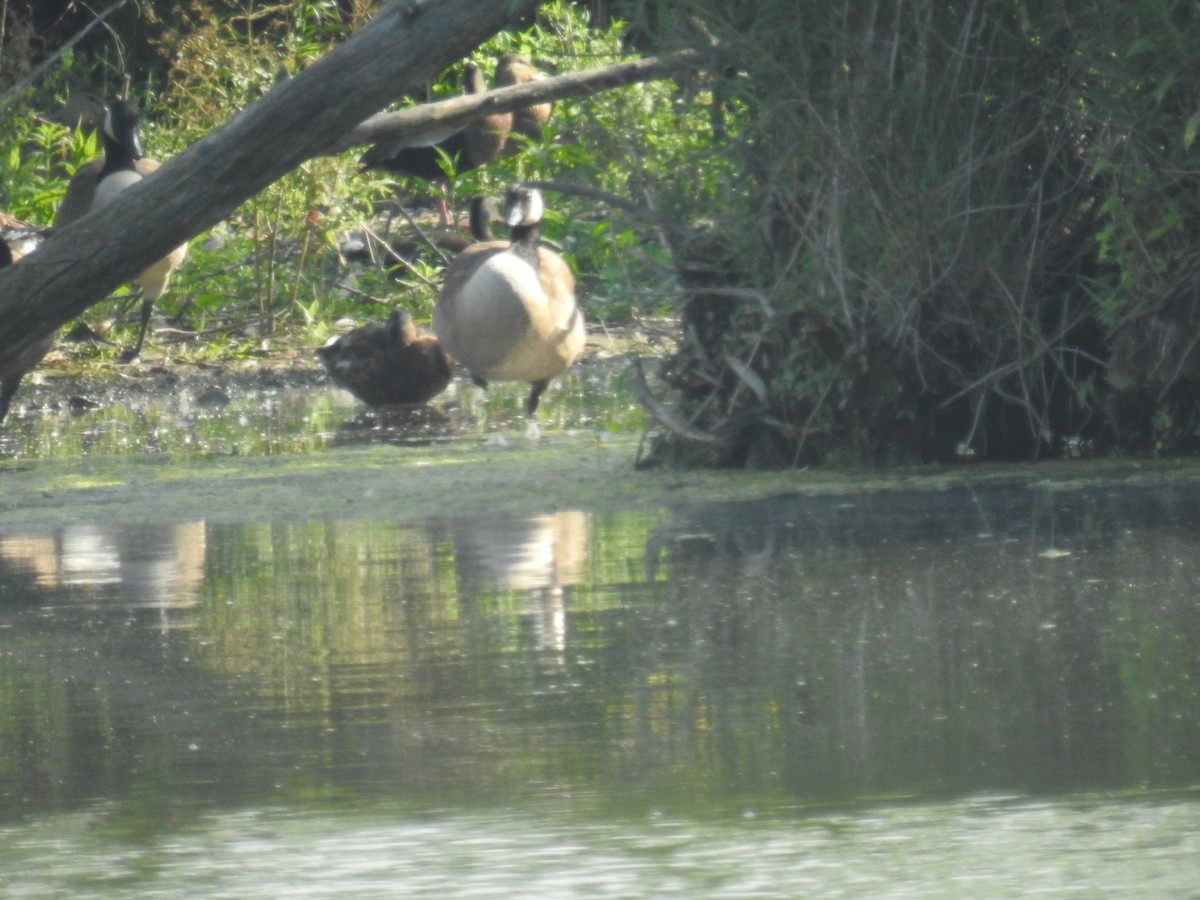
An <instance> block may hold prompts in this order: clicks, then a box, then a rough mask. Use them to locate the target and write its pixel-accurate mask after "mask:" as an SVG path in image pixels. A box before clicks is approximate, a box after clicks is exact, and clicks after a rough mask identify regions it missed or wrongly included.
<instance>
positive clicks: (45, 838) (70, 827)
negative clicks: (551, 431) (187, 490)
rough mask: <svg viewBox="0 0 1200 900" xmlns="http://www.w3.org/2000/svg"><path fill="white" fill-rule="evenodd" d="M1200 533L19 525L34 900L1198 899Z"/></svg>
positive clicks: (816, 507)
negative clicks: (451, 899) (35, 528)
mask: <svg viewBox="0 0 1200 900" xmlns="http://www.w3.org/2000/svg"><path fill="white" fill-rule="evenodd" d="M1198 522H1200V491H1197V490H1196V489H1195V488H1194V487H1193V488H1189V487H1184V488H1180V487H1171V488H1163V489H1153V488H1133V487H1121V488H1112V489H1105V488H1094V489H1088V490H1070V491H1067V490H1055V489H1053V488H1051V487H1047V486H1038V487H1020V488H1018V487H1004V488H991V489H987V490H967V489H956V490H950V491H945V492H941V493H921V494H917V493H913V494H904V493H887V494H877V495H876V494H866V495H855V496H836V497H830V496H821V497H813V496H782V497H777V498H774V499H771V500H768V501H764V502H746V503H720V504H717V503H706V504H696V505H692V506H680V507H676V508H671V509H662V510H658V511H654V512H589V511H587V510H562V511H559V512H557V513H553V514H545V515H538V516H530V517H505V518H499V517H496V518H488V517H483V518H458V517H446V518H438V519H430V520H426V521H386V520H380V521H374V520H372V521H363V520H342V521H310V522H299V523H280V524H244V525H215V524H206V523H204V522H199V521H197V522H190V523H184V524H179V525H175V526H161V525H156V526H143V527H138V526H125V527H104V526H97V525H75V526H69V527H64V528H61V529H56V530H52V531H44V532H29V533H0V895H5V896H14V897H17V896H19V897H52V896H54V897H56V896H85V895H90V894H100V893H103V894H104V895H106V896H110V895H111V896H120V895H127V896H147V895H153V896H204V897H235V896H237V897H248V896H254V897H278V896H285V895H289V894H301V893H303V894H305V895H310V896H333V895H353V896H380V897H383V896H428V897H446V896H463V897H470V896H480V897H482V896H487V897H497V896H530V897H657V896H680V897H776V896H778V897H795V896H888V897H891V896H914V897H927V896H953V897H961V896H973V897H980V896H1014V895H1023V894H1026V893H1050V894H1070V895H1076V896H1089V897H1092V896H1124V895H1129V894H1131V893H1133V892H1134V891H1138V892H1141V893H1142V894H1144V895H1145V896H1154V897H1189V896H1195V894H1196V891H1197V885H1200V599H1198V598H1200V541H1198V529H1197V523H1198ZM6 892H7V893H6Z"/></svg>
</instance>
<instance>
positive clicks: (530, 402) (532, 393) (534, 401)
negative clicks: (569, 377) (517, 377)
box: [525, 378, 550, 416]
mask: <svg viewBox="0 0 1200 900" xmlns="http://www.w3.org/2000/svg"><path fill="white" fill-rule="evenodd" d="M548 387H550V379H549V378H542V379H541V380H539V381H534V382H531V383H530V385H529V397H528V399H526V401H525V412H527V413H529V415H531V416H532V415H533V414H534V413H535V412H537V408H538V401H539V400H541V399H542V392H543V391H545V390H546V388H548Z"/></svg>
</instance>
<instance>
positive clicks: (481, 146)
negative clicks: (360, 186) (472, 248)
mask: <svg viewBox="0 0 1200 900" xmlns="http://www.w3.org/2000/svg"><path fill="white" fill-rule="evenodd" d="M485 91H487V85H486V84H485V83H484V80H483V71H482V70H481V69H480V68H479V66H477V65H475V64H474V63H468V64H467V66H466V68H464V69H463V93H464V94H482V93H484V92H485ZM511 129H512V113H499V114H496V115H490V116H482V117H481V118H478V119H473V120H472V121H470V122H468V123H467V124H466V125H465V126H463V127H462V128H459V129H456V130H455V131H454V132H452V133H451V134H449V135H446V134H441V135H434V136H432V137H429V136H427V137H426V138H425V139H424V141H423V142H421V143H413V142H412V140H411V139H406V140H402V141H399V142H393V143H389V144H376V145H375V146H373V147H372V148H371V149H370V150H368V151H367V152H366V153H364V154H363V155H362V156H361V157H359V160H358V162H359V171H360V172H368V171H371V170H372V169H385V170H387V171H389V172H396V173H398V174H400V175H406V176H408V177H410V178H420V179H422V180H424V181H429V182H432V183H434V184H436V185H438V187H439V190H440V191H441V193H440V194H439V196H438V218H439V221H440V223H441V224H442V225H449V224H450V210H449V208H448V207H447V206H446V198H445V189H446V172H445V171H444V170H443V169H442V156H443V154H445V156H447V157H449V158H450V160H451V162H453V163H454V171H455V172H467V171H469V170H471V169H476V168H479V167H480V166H482V165H486V164H487V163H489V162H491V161H492V160H493V159H495V158H496V157H498V156H499V155H500V152H501V151H502V150H503V149H504V144H505V141H507V140H508V133H509V131H510V130H511Z"/></svg>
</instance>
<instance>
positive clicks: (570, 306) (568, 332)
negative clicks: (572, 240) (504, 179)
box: [433, 185, 587, 415]
mask: <svg viewBox="0 0 1200 900" xmlns="http://www.w3.org/2000/svg"><path fill="white" fill-rule="evenodd" d="M542 209H543V201H542V194H541V192H540V191H538V190H537V189H536V188H531V187H527V186H524V185H518V186H517V187H514V188H512V189H510V190H509V191H508V194H507V196H506V197H505V204H504V220H505V222H506V223H507V224H508V225H509V226H510V227H511V229H512V232H511V236H512V240H511V242H509V241H488V242H484V243H479V244H475V245H474V246H471V247H468V248H467V249H466V250H464V251H463V252H462V253H460V254H459V255H458V256H457V257H456V258H455V259H454V261H453V262H452V263H451V264H450V266H449V267H448V268H447V269H446V279H445V283H444V284H443V285H442V290H441V292H440V293H439V294H438V298H437V302H436V303H435V304H434V308H433V330H434V332H435V333H436V334H437V336H438V340H440V341H441V343H442V346H443V347H445V349H446V352H447V353H449V354H450V355H451V356H453V357H454V358H455V359H456V360H458V362H459V363H461V364H462V365H463V366H465V367H466V368H467V369H469V370H470V372H471V377H472V379H473V380H474V381H475V383H476V384H479V385H480V386H481V387H486V386H487V382H488V381H489V380H496V381H528V382H529V383H530V391H529V397H528V399H527V400H526V402H525V410H526V412H528V413H529V415H533V414H534V412H536V411H537V407H538V401H539V399H540V398H541V396H542V392H543V391H545V390H546V387H547V386H548V385H549V383H550V379H551V378H553V377H554V376H556V375H558V374H560V373H561V372H563V371H564V370H565V369H566V368H567V367H568V366H569V365H571V363H573V362H574V361H575V359H576V358H577V357H578V356H579V354H580V353H582V352H583V346H584V343H585V341H586V340H587V333H586V330H585V328H584V324H583V315H582V314H581V313H580V311H579V308H578V307H577V306H576V305H575V278H574V276H573V275H572V274H571V269H570V267H569V266H567V264H566V262H564V261H563V258H562V257H561V256H559V255H558V254H557V253H555V252H554V251H552V250H550V249H548V248H546V247H542V246H541V245H540V238H541V222H542Z"/></svg>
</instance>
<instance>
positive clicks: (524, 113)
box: [496, 53, 554, 156]
mask: <svg viewBox="0 0 1200 900" xmlns="http://www.w3.org/2000/svg"><path fill="white" fill-rule="evenodd" d="M545 77H546V76H545V75H543V74H542V73H541V72H539V71H538V70H537V69H535V68H534V67H533V63H531V62H530V61H529V57H527V56H525V55H524V54H523V53H505V54H503V55H501V56H499V57H497V58H496V87H509V86H510V85H514V84H525V83H527V82H530V81H537V80H539V79H542V78H545ZM553 112H554V104H553V103H537V104H535V105H533V106H527V107H525V108H524V109H518V110H517V111H516V112H514V113H513V120H512V134H511V135H510V136H509V138H508V143H507V145H506V146H505V148H504V153H505V155H506V156H508V155H511V154H513V153H516V152H518V151H519V150H520V149H521V142H520V138H519V137H517V136H518V135H520V136H521V137H526V138H529V139H531V140H535V141H540V140H541V139H542V126H543V125H544V124H546V123H547V122H549V121H550V115H551V113H553Z"/></svg>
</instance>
